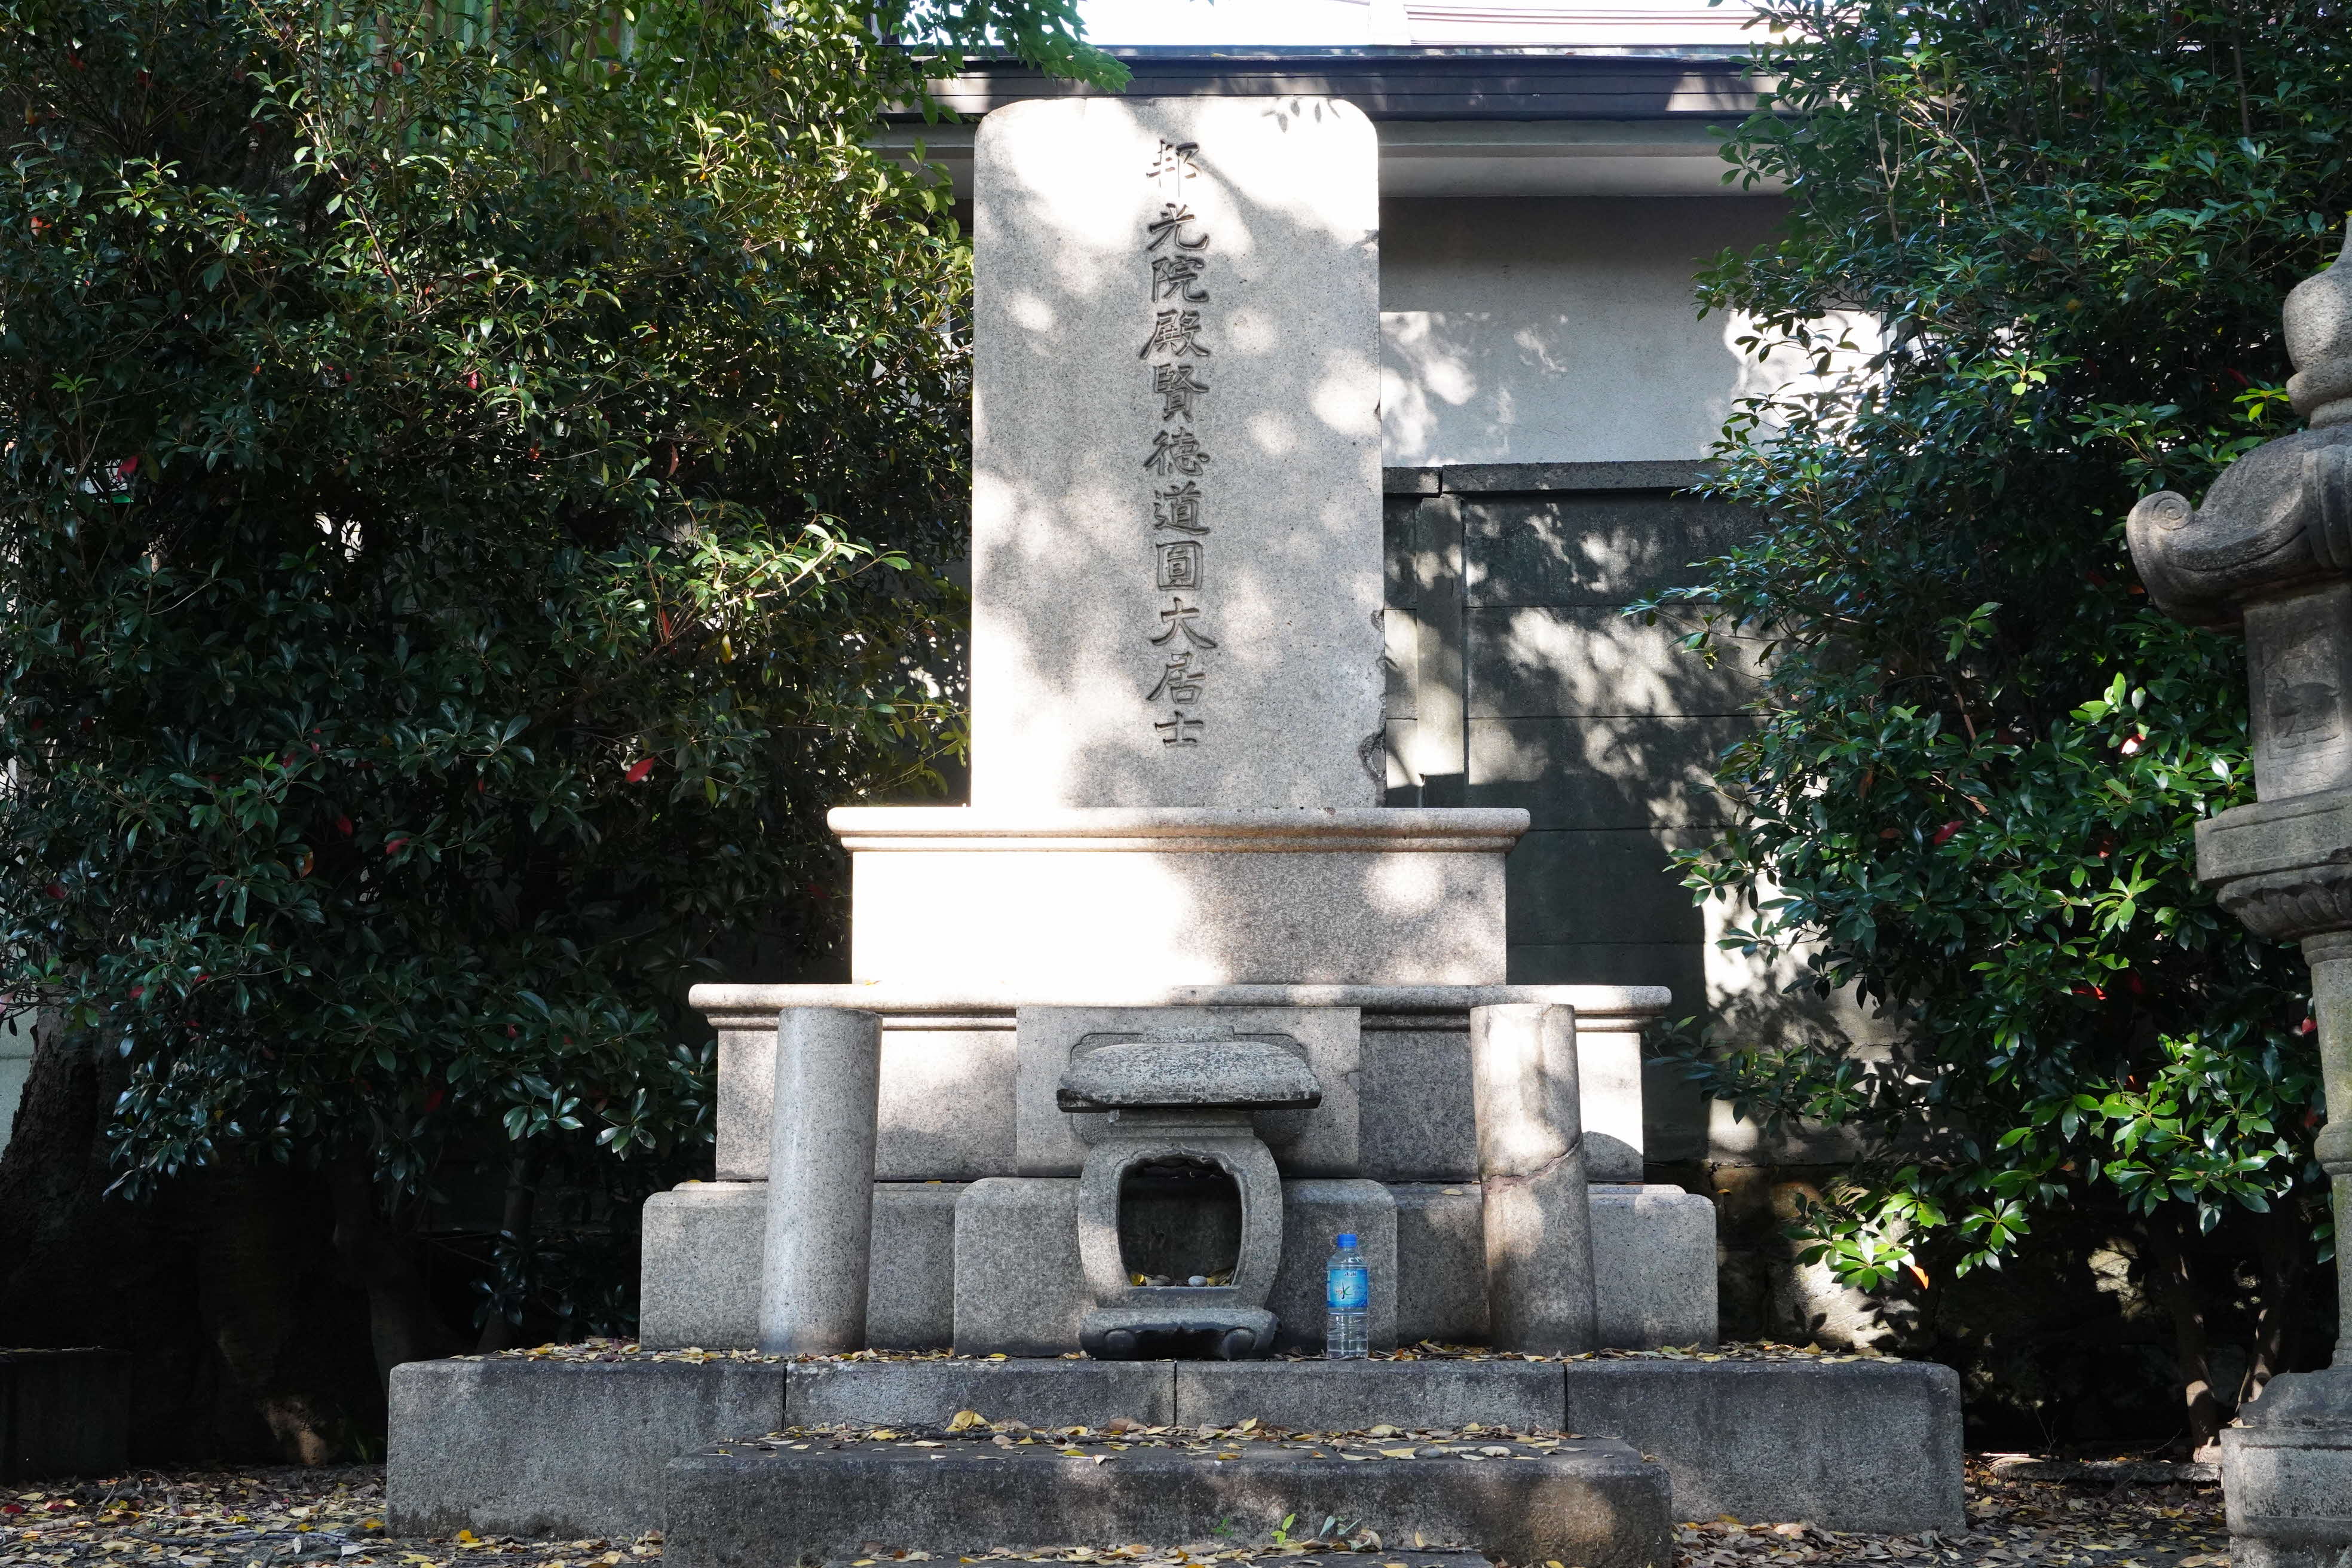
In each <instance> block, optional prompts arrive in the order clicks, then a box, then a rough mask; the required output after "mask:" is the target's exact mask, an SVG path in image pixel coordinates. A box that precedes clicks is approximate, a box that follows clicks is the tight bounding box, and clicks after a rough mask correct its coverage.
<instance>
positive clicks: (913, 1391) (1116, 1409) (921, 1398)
mask: <svg viewBox="0 0 2352 1568" xmlns="http://www.w3.org/2000/svg"><path fill="white" fill-rule="evenodd" d="M1175 1365H1176V1363H1173V1362H1165V1361H1062V1360H1058V1359H1056V1360H1050V1361H1049V1360H1035V1359H1031V1360H1007V1361H945V1362H807V1363H801V1364H798V1365H795V1366H794V1367H793V1369H792V1376H791V1381H790V1382H789V1383H788V1384H787V1385H786V1393H785V1396H784V1410H785V1415H786V1418H787V1419H789V1420H790V1421H791V1422H792V1423H793V1425H794V1426H830V1425H834V1424H835V1423H844V1422H846V1423H863V1424H867V1425H871V1426H946V1425H947V1424H948V1423H949V1422H950V1421H951V1420H953V1419H954V1418H955V1416H956V1414H957V1413H958V1412H959V1411H964V1410H976V1411H978V1412H979V1413H980V1414H981V1415H983V1416H985V1417H986V1418H987V1419H989V1420H990V1421H993V1422H1006V1421H1019V1422H1022V1423H1024V1424H1025V1425H1027V1426H1096V1427H1098V1426H1103V1425H1105V1424H1106V1423H1108V1422H1110V1421H1114V1420H1117V1419H1118V1418H1119V1417H1121V1416H1124V1417H1126V1418H1127V1419H1128V1420H1130V1421H1140V1422H1142V1423H1144V1424H1145V1425H1146V1426H1167V1425H1170V1424H1171V1423H1172V1422H1174V1421H1175V1420H1176V1418H1177V1417H1176V1373H1175Z"/></svg>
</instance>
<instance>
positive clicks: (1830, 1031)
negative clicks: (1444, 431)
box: [1386, 463, 1885, 1164]
mask: <svg viewBox="0 0 2352 1568" xmlns="http://www.w3.org/2000/svg"><path fill="white" fill-rule="evenodd" d="M1697 471H1698V470H1697V468H1696V465H1693V464H1672V463H1622V464H1611V463H1598V464H1553V465H1541V464H1525V465H1517V464H1515V465H1486V466H1463V467H1453V468H1422V469H1402V468H1391V469H1390V470H1389V471H1388V474H1387V484H1388V489H1389V490H1390V494H1389V496H1388V498H1387V508H1386V528H1387V539H1388V562H1389V584H1388V603H1389V605H1390V609H1389V611H1388V615H1387V617H1386V618H1387V621H1388V633H1389V655H1390V665H1391V684H1390V691H1389V715H1390V720H1389V735H1390V751H1391V763H1390V774H1389V786H1390V787H1389V795H1388V798H1389V802H1390V804H1391V805H1516V806H1523V807H1525V808H1527V810H1528V812H1530V813H1531V814H1532V815H1533V816H1534V819H1535V822H1534V827H1533V830H1532V831H1530V832H1529V833H1528V836H1527V837H1526V838H1525V839H1523V840H1521V842H1520V844H1519V847H1518V848H1517V850H1515V851H1514V852H1513V853H1512V855H1511V858H1510V859H1509V861H1508V862H1507V868H1506V875H1507V886H1508V889H1509V891H1508V897H1509V900H1510V902H1509V928H1508V941H1509V963H1510V978H1511V979H1512V981H1513V982H1515V983H1521V984H1654V985H1666V986H1670V987H1672V988H1673V990H1674V993H1675V1007H1674V1009H1673V1011H1672V1014H1671V1015H1670V1016H1674V1017H1677V1018H1679V1017H1683V1016H1698V1017H1699V1018H1701V1019H1702V1020H1703V1021H1704V1022H1705V1023H1707V1024H1711V1025H1714V1026H1717V1027H1718V1028H1719V1029H1721V1030H1723V1031H1725V1032H1726V1033H1727V1034H1729V1035H1730V1036H1732V1037H1736V1038H1738V1039H1739V1040H1741V1041H1743V1042H1748V1043H1761V1042H1766V1041H1769V1040H1773V1039H1777V1038H1781V1037H1786V1036H1787V1035H1788V1034H1789V1033H1790V1032H1791V1031H1796V1030H1802V1031H1806V1032H1809V1033H1812V1034H1816V1035H1820V1036H1823V1037H1831V1038H1837V1039H1843V1040H1846V1041H1850V1042H1853V1043H1855V1044H1857V1045H1861V1046H1864V1047H1871V1048H1874V1047H1876V1046H1877V1044H1878V1043H1879V1042H1881V1041H1883V1039H1884V1038H1885V1027H1884V1026H1883V1025H1881V1024H1880V1023H1879V1022H1878V1021H1877V1020H1875V1019H1874V1018H1869V1017H1865V1016H1863V1015H1862V1014H1861V1013H1860V1012H1859V1010H1857V1009H1855V1008H1853V1007H1852V1006H1850V1005H1842V1004H1840V1003H1838V1002H1836V1001H1834V1000H1833V1001H1832V1002H1830V1003H1825V1004H1824V1003H1815V1002H1811V1001H1809V1000H1802V999H1798V998H1791V997H1789V996H1787V995H1784V994H1782V992H1781V987H1782V985H1783V984H1785V983H1786V981H1787V980H1788V979H1789V978H1790V977H1791V969H1790V966H1788V965H1785V964H1784V965H1780V966H1778V967H1772V968H1768V967H1767V966H1765V965H1762V964H1760V963H1757V962H1756V961H1754V960H1751V959H1748V958H1746V957H1743V956H1742V955H1740V954H1738V952H1727V951H1725V950H1723V949H1722V948H1720V947H1718V946H1717V938H1718V937H1720V936H1721V935H1722V934H1723V933H1724V931H1726V930H1727V928H1728V927H1729V926H1730V925H1732V924H1734V923H1737V922H1741V921H1746V920H1747V919H1748V918H1749V916H1750V913H1751V911H1750V910H1747V909H1743V908H1727V907H1724V906H1721V905H1709V906H1707V907H1706V908H1701V907H1698V906H1696V905H1694V904H1693V903H1692V901H1691V896H1690V894H1689V892H1688V891H1687V890H1685V889H1684V888H1683V887H1682V886H1681V879H1680V876H1679V874H1678V873H1677V872H1676V871H1675V869H1674V868H1673V866H1672V863H1671V861H1670V859H1669V857H1670V855H1671V854H1672V852H1673V851H1675V850H1676V849H1681V848H1692V847H1700V846H1703V845H1705V844H1706V843H1707V842H1709V841H1710V839H1711V838H1712V837H1713V836H1714V834H1715V832H1716V830H1717V828H1718V827H1720V826H1722V824H1723V822H1724V820H1725V815H1724V812H1725V803H1724V802H1723V801H1722V799H1721V798H1720V797H1719V796H1717V795H1715V794H1714V793H1713V792H1712V791H1711V790H1710V789H1709V788H1708V781H1709V777H1710V774H1711V773H1712V770H1713V765H1714V762H1715V759H1716V757H1717V755H1718V754H1719V753H1720V752H1722V751H1723V750H1724V749H1725V748H1726V747H1727V746H1730V745H1731V744H1733V743H1734V742H1737V741H1738V738H1739V736H1740V734H1741V733H1742V731H1744V730H1745V729H1746V727H1747V726H1748V724H1749V723H1750V722H1751V721H1750V720H1748V718H1746V717H1745V716H1744V715H1743V714H1742V711H1741V710H1742V708H1743V706H1744V705H1745V704H1746V703H1747V702H1748V700H1750V698H1751V697H1752V696H1753V695H1754V693H1755V690H1756V683H1755V679H1754V673H1753V668H1752V666H1751V665H1749V664H1748V662H1747V661H1746V660H1745V659H1742V658H1730V659H1727V660H1725V661H1723V662H1722V663H1721V664H1719V665H1718V666H1717V668H1714V669H1708V668H1706V667H1705V666H1703V665H1702V664H1701V663H1700V662H1699V661H1698V660H1697V659H1696V658H1694V657H1692V656H1691V655H1689V654H1687V653H1685V651H1683V650H1682V649H1681V648H1680V647H1676V646H1675V641H1676V637H1678V635H1679V633H1680V631H1681V629H1682V628H1680V627H1678V626H1671V625H1667V624H1665V623H1664V622H1661V624H1659V625H1658V626H1643V625H1642V624H1641V623H1640V622H1639V621H1638V620H1635V619H1632V618H1629V617H1628V616H1626V615H1625V614H1624V607H1625V606H1626V605H1628V604H1631V603H1633V601H1635V600H1638V599H1643V598H1646V597H1649V596H1650V595H1654V594H1656V593H1658V592H1659V591H1660V590H1662V589H1664V588H1666V587H1669V586H1673V585H1675V584H1685V583H1689V582H1693V581H1695V580H1696V578H1697V577H1698V575H1699V573H1698V572H1697V570H1696V568H1695V566H1694V564H1693V563H1696V562H1699V561H1702V560H1704V559H1705V558H1706V557H1707V556H1709V555H1712V554H1716V553H1718V552H1721V551H1723V550H1724V549H1726V548H1727V547H1728V546H1729V545H1730V544H1732V543H1733V542H1736V541H1737V540H1738V538H1739V537H1740V536H1741V534H1742V532H1743V531H1744V530H1745V528H1746V527H1747V525H1748V518H1747V516H1746V515H1745V514H1744V513H1742V512H1741V511H1739V510H1737V509H1734V508H1730V507H1727V506H1724V505H1722V504H1720V503H1717V502H1711V501H1705V500H1697V499H1695V498H1693V497H1690V496H1687V495H1682V494H1677V493H1675V487H1677V486H1681V485H1686V484H1688V483H1690V482H1691V481H1692V480H1693V479H1696V477H1697ZM1644 1089H1645V1094H1644V1099H1645V1106H1644V1110H1645V1121H1646V1122H1647V1125H1646V1126H1645V1128H1644V1130H1643V1135H1644V1142H1645V1153H1646V1155H1647V1158H1648V1159H1649V1161H1650V1162H1651V1163H1653V1164H1658V1163H1682V1162H1690V1161H1724V1160H1729V1161H1734V1162H1740V1163H1749V1162H1753V1163H1785V1162H1788V1161H1790V1160H1791V1159H1796V1160H1807V1161H1815V1160H1835V1159H1837V1158H1838V1157H1839V1156H1840V1155H1841V1153H1842V1152H1843V1150H1842V1149H1841V1148H1839V1147H1837V1146H1835V1145H1832V1144H1830V1143H1829V1142H1827V1141H1825V1140H1809V1141H1799V1142H1796V1143H1794V1144H1792V1143H1790V1142H1780V1143H1778V1144H1776V1145H1773V1146H1770V1147H1768V1146H1766V1143H1765V1142H1764V1140H1763V1139H1762V1137H1761V1135H1760V1133H1759V1129H1757V1128H1756V1127H1754V1126H1753V1125H1751V1124H1748V1123H1742V1122H1738V1121H1733V1120H1732V1118H1731V1115H1730V1110H1729V1107H1727V1106H1724V1105H1719V1104H1711V1103H1709V1102H1706V1101H1705V1100H1701V1099H1700V1098H1699V1097H1697V1096H1696V1095H1695V1094H1693V1093H1692V1092H1691V1091H1690V1090H1689V1089H1687V1088H1686V1087H1685V1085H1684V1084H1683V1083H1682V1082H1681V1081H1680V1080H1679V1079H1677V1078H1676V1077H1675V1076H1674V1075H1673V1074H1672V1073H1670V1072H1664V1071H1653V1072H1652V1073H1651V1074H1650V1075H1649V1079H1648V1081H1647V1083H1646V1084H1645V1086H1644Z"/></svg>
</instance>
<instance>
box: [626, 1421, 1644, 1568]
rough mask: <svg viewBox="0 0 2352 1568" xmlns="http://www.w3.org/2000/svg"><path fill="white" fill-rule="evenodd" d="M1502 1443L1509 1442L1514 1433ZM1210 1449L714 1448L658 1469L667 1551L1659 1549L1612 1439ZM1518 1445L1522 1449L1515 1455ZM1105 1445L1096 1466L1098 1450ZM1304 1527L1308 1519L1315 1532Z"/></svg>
mask: <svg viewBox="0 0 2352 1568" xmlns="http://www.w3.org/2000/svg"><path fill="white" fill-rule="evenodd" d="M1513 1447H1517V1446H1516V1445H1514V1446H1513ZM1228 1451H1229V1452H1232V1453H1234V1454H1235V1455H1237V1456H1238V1457H1236V1458H1230V1459H1224V1460H1222V1461H1220V1460H1219V1459H1217V1458H1215V1457H1213V1456H1212V1455H1204V1454H1193V1453H1188V1452H1186V1451H1184V1450H1182V1449H1169V1448H1155V1447H1129V1448H1127V1449H1125V1450H1124V1451H1115V1450H1111V1449H1108V1448H1103V1447H1094V1446H1092V1445H1088V1446H1087V1447H1084V1448H1082V1449H1081V1450H1080V1452H1079V1453H1078V1454H1077V1455H1076V1457H1071V1456H1068V1455H1065V1454H1064V1453H1062V1452H1060V1451H1059V1450H1058V1448H1057V1447H1055V1446H1049V1445H1039V1446H1035V1447H1026V1448H1022V1447H1013V1448H1000V1447H992V1446H990V1445H989V1444H987V1443H986V1442H984V1441H983V1442H972V1441H961V1442H951V1443H949V1444H947V1445H945V1446H943V1447H936V1448H917V1447H912V1446H908V1447H898V1446H897V1445H892V1444H876V1443H856V1444H850V1445H845V1446H844V1447H840V1448H837V1449H836V1448H833V1447H830V1446H829V1445H825V1446H814V1445H813V1446H812V1447H810V1448H809V1449H808V1450H807V1451H805V1452H799V1453H795V1452H793V1450H792V1449H790V1448H789V1447H784V1448H780V1449H776V1450H772V1451H770V1450H763V1449H761V1448H754V1447H748V1446H742V1445H718V1446H715V1447H710V1448H707V1449H704V1450H702V1451H699V1452H697V1453H694V1454H690V1455H687V1456H684V1457H682V1458H678V1459H676V1460H674V1461H672V1463H671V1465H670V1467H669V1496H668V1509H667V1523H666V1525H665V1531H664V1536H665V1539H664V1543H663V1554H662V1555H663V1561H664V1562H665V1563H667V1564H670V1568H768V1565H771V1564H773V1563H790V1562H793V1561H794V1560H795V1559H797V1558H800V1557H802V1556H803V1555H806V1556H809V1557H812V1558H816V1559H822V1558H824V1557H828V1556H834V1555H848V1554H850V1553H852V1552H857V1551H858V1550H859V1549H860V1548H861V1547H863V1546H864V1545H865V1543H866V1542H882V1543H884V1544H885V1546H886V1547H888V1548H898V1547H904V1548H907V1549H909V1550H916V1551H928V1552H933V1553H956V1552H963V1551H968V1550H970V1549H971V1548H972V1547H973V1546H975V1545H976V1544H978V1543H980V1542H987V1543H988V1544H989V1545H991V1546H1006V1547H1013V1548H1015V1549H1024V1548H1036V1547H1043V1546H1055V1545H1067V1544H1073V1543H1077V1542H1091V1543H1097V1544H1101V1543H1108V1542H1122V1543H1123V1542H1132V1541H1150V1542H1175V1541H1198V1540H1205V1539H1208V1538H1209V1536H1210V1535H1211V1533H1212V1531H1218V1530H1223V1531H1225V1532H1226V1533H1227V1536H1228V1538H1229V1539H1232V1540H1234V1542H1237V1543H1246V1542H1260V1541H1263V1540H1265V1538H1266V1537H1267V1536H1268V1534H1269V1532H1270V1531H1273V1530H1274V1529H1275V1528H1276V1527H1277V1526H1279V1525H1280V1524H1281V1522H1282V1521H1284V1520H1286V1519H1289V1520H1291V1521H1293V1525H1292V1528H1293V1529H1297V1528H1298V1527H1299V1526H1301V1525H1304V1524H1306V1523H1307V1521H1319V1520H1321V1519H1322V1518H1323V1517H1325V1516H1326V1515H1336V1516H1338V1517H1339V1518H1343V1519H1347V1520H1349V1521H1355V1522H1356V1523H1357V1525H1358V1527H1359V1528H1363V1529H1370V1530H1373V1531H1378V1532H1380V1533H1381V1535H1382V1536H1383V1537H1384V1538H1395V1539H1402V1540H1405V1541H1410V1540H1412V1536H1413V1532H1414V1531H1420V1532H1422V1534H1423V1536H1424V1538H1426V1539H1430V1540H1434V1541H1440V1542H1451V1541H1459V1542H1467V1543H1470V1544H1473V1545H1475V1546H1476V1547H1478V1548H1479V1549H1480V1550H1481V1551H1484V1552H1487V1553H1488V1554H1489V1555H1491V1556H1495V1557H1498V1558H1504V1559H1507V1560H1508V1561H1511V1562H1514V1563H1529V1562H1535V1563H1541V1562H1545V1561H1547V1560H1550V1561H1558V1562H1562V1563H1579V1564H1582V1565H1584V1568H1652V1565H1655V1564H1664V1563H1668V1562H1670V1561H1671V1560H1672V1552H1673V1540H1672V1523H1671V1517H1670V1515H1671V1510H1670V1507H1669V1502H1668V1487H1667V1481H1666V1477H1665V1474H1664V1471H1663V1470H1662V1469H1661V1468H1659V1467H1657V1466H1655V1465H1652V1464H1648V1463H1645V1462H1644V1461H1643V1458H1641V1456H1640V1455H1639V1454H1636V1453H1635V1452H1634V1451H1633V1449H1632V1448H1630V1447H1627V1446H1626V1445H1624V1444H1622V1443H1613V1442H1610V1441H1607V1440H1605V1439H1593V1440H1587V1441H1580V1442H1575V1443H1570V1444H1565V1445H1563V1446H1562V1447H1559V1449H1557V1450H1555V1451H1552V1452H1549V1453H1546V1454H1543V1455H1542V1456H1541V1457H1538V1458H1497V1459H1482V1458H1470V1459H1465V1458H1461V1457H1459V1456H1446V1457H1443V1458H1411V1459H1390V1458H1381V1459H1375V1460H1371V1461H1369V1462H1364V1463H1351V1462H1349V1461H1346V1460H1342V1459H1340V1458H1337V1457H1335V1456H1326V1457H1321V1458H1318V1457H1316V1456H1314V1455H1312V1454H1310V1453H1306V1452H1299V1451H1296V1450H1292V1449H1288V1448H1285V1447H1278V1446H1276V1445H1273V1444H1265V1443H1243V1444H1239V1445H1235V1446H1234V1447H1232V1448H1231V1449H1229V1450H1228ZM1520 1451H1525V1450H1524V1449H1522V1450H1520ZM1097 1454H1101V1455H1104V1456H1106V1458H1105V1459H1104V1462H1102V1463H1099V1464H1098V1463H1097V1462H1096V1459H1095V1455H1097ZM1310 1528H1311V1527H1310Z"/></svg>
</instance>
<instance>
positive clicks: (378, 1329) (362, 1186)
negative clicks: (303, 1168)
mask: <svg viewBox="0 0 2352 1568" xmlns="http://www.w3.org/2000/svg"><path fill="white" fill-rule="evenodd" d="M330 1174H331V1181H332V1184H333V1187H334V1194H335V1250H336V1252H337V1253H338V1254H339V1255H340V1256H341V1258H342V1260H343V1272H344V1276H345V1278H346V1279H349V1280H350V1281H351V1282H352V1284H353V1285H355V1286H357V1287H358V1288H359V1289H362V1290H364V1291H365V1292H366V1293H367V1303H368V1339H369V1343H370V1346H371V1348H372V1349H373V1351H374V1353H375V1371H376V1382H377V1385H378V1386H379V1387H381V1388H384V1389H387V1390H388V1389H389V1388H390V1387H391V1385H392V1369H393V1368H394V1367H395V1366H398V1365H399V1364H400V1363H402V1362H404V1361H430V1360H433V1359H434V1358H436V1357H438V1356H446V1355H453V1354H455V1353H456V1352H457V1351H458V1350H459V1349H460V1348H461V1344H460V1342H459V1341H458V1340H457V1337H456V1336H455V1335H454V1334H452V1333H451V1332H450V1331H449V1326H448V1325H447V1324H446V1322H444V1321H442V1319H441V1314H440V1313H439V1312H437V1311H436V1310H434V1306H433V1301H432V1298H431V1296H430V1295H429V1293H428V1292H427V1290H426V1288H425V1275H424V1271H423V1270H422V1269H420V1268H418V1267H417V1265H416V1251H415V1243H414V1242H413V1241H412V1240H411V1239H410V1238H409V1237H406V1236H405V1235H403V1234H401V1233H400V1232H399V1231H397V1230H395V1229H394V1227H393V1226H390V1225H388V1224H386V1223H385V1220H384V1216H383V1212H382V1210H381V1209H380V1208H379V1207H378V1206H377V1204H376V1192H375V1178H374V1175H373V1172H371V1171H370V1169H369V1168H368V1165H367V1163H366V1161H365V1159H364V1158H363V1157H362V1156H358V1155H352V1156H347V1157H345V1158H343V1159H341V1160H339V1161H338V1162H337V1163H335V1165H334V1167H333V1169H332V1171H331V1173H330Z"/></svg>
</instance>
